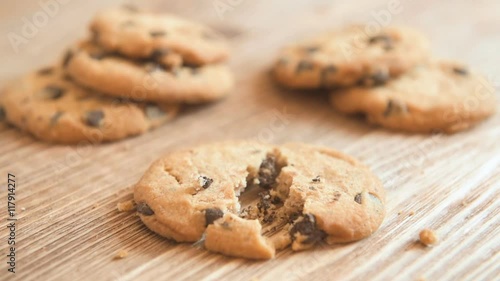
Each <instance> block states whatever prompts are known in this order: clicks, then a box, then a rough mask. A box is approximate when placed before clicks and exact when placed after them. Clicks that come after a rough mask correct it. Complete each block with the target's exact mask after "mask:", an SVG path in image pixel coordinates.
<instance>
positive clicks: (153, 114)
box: [144, 104, 165, 119]
mask: <svg viewBox="0 0 500 281" xmlns="http://www.w3.org/2000/svg"><path fill="white" fill-rule="evenodd" d="M144 111H145V113H146V116H147V117H148V118H149V119H158V118H161V117H163V116H165V111H163V109H161V108H160V107H159V106H158V105H156V104H148V105H146V108H145V109H144Z"/></svg>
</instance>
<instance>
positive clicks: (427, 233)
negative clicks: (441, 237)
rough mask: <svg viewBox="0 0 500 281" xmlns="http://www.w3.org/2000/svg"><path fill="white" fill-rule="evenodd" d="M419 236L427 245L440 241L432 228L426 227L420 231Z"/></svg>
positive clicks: (421, 241)
mask: <svg viewBox="0 0 500 281" xmlns="http://www.w3.org/2000/svg"><path fill="white" fill-rule="evenodd" d="M419 237H420V243H422V244H424V245H425V246H432V245H435V244H436V243H437V242H438V237H437V235H436V233H434V231H432V230H430V229H424V230H422V231H420V234H419Z"/></svg>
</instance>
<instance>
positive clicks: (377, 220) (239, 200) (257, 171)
mask: <svg viewBox="0 0 500 281" xmlns="http://www.w3.org/2000/svg"><path fill="white" fill-rule="evenodd" d="M384 198H385V192H384V189H383V187H382V185H381V183H380V181H379V179H378V178H377V177H376V176H375V175H374V174H373V173H372V172H371V171H370V170H369V169H368V168H367V167H366V166H364V165H363V164H361V163H359V162H358V161H357V160H355V159H353V158H351V157H349V156H347V155H345V154H342V153H340V152H337V151H335V150H332V149H328V148H322V147H315V146H309V145H305V144H285V145H280V146H274V145H267V144H261V143H255V142H243V141H242V142H226V143H217V144H210V145H203V146H198V147H194V148H190V149H185V150H181V151H177V152H172V153H170V154H169V155H166V156H165V157H163V158H161V159H159V160H157V161H156V162H155V163H153V164H152V165H151V167H150V168H149V169H148V170H147V171H146V173H145V174H144V176H143V177H142V179H141V180H140V181H139V182H138V183H137V184H136V185H135V188H134V200H135V202H136V204H137V206H136V208H137V212H138V214H139V216H140V218H141V220H142V221H143V222H144V223H145V224H146V226H147V227H148V228H150V229H151V230H153V231H154V232H156V233H158V234H160V235H162V236H164V237H167V238H170V239H174V240H176V241H178V242H195V241H198V240H201V241H203V243H204V246H205V248H207V249H208V250H211V251H214V252H219V253H223V254H226V255H230V256H237V257H245V258H251V259H269V258H272V257H274V255H275V251H276V250H280V249H283V248H286V247H288V246H290V245H291V247H292V249H293V250H302V249H307V248H311V247H313V246H314V245H316V244H317V243H321V242H323V241H326V242H328V243H344V242H351V241H356V240H359V239H363V238H365V237H367V236H369V235H371V234H372V233H373V232H374V231H376V230H377V228H378V227H379V226H380V224H381V223H382V220H383V218H384V215H385V210H384V200H385V199H384Z"/></svg>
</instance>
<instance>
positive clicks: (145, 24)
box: [90, 7, 229, 65]
mask: <svg viewBox="0 0 500 281" xmlns="http://www.w3.org/2000/svg"><path fill="white" fill-rule="evenodd" d="M90 28H91V31H92V32H93V33H94V38H95V39H96V41H97V42H98V43H99V45H101V46H103V47H104V48H105V49H106V50H107V51H110V52H118V53H120V54H123V55H125V56H127V57H130V58H150V57H151V56H153V55H154V54H155V53H158V52H166V51H170V52H174V53H177V54H180V55H181V56H182V58H183V60H184V61H185V62H187V63H189V64H194V65H203V64H209V63H218V62H221V61H224V60H225V59H226V58H227V57H228V54H229V50H228V46H227V44H226V42H225V40H223V38H222V37H221V36H220V35H219V34H217V33H216V32H215V31H213V30H212V29H210V28H208V27H206V26H203V25H201V24H198V23H195V22H191V21H188V20H185V19H182V18H180V17H177V16H174V15H169V14H158V13H152V12H145V11H139V10H137V9H134V8H130V7H123V8H115V9H110V10H106V11H102V12H100V13H98V14H97V16H96V17H95V18H94V19H93V20H92V22H91V24H90Z"/></svg>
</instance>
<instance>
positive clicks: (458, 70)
mask: <svg viewBox="0 0 500 281" xmlns="http://www.w3.org/2000/svg"><path fill="white" fill-rule="evenodd" d="M453 72H455V73H456V74H458V75H463V76H465V75H467V74H469V70H467V68H465V67H458V66H456V67H454V68H453Z"/></svg>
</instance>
